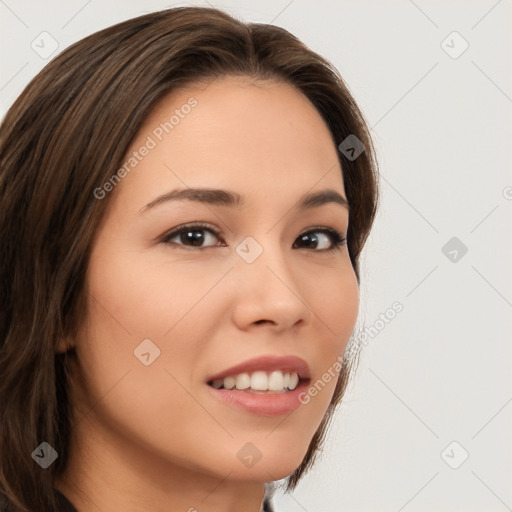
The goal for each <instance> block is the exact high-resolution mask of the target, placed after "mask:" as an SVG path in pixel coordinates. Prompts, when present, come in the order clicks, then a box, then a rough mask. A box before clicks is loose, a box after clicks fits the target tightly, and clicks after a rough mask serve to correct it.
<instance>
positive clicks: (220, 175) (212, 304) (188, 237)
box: [73, 77, 359, 481]
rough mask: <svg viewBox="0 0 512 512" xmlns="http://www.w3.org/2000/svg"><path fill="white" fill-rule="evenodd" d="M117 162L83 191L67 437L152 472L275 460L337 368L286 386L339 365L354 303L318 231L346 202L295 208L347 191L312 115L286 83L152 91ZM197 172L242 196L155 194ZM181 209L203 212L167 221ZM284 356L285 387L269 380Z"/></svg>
mask: <svg viewBox="0 0 512 512" xmlns="http://www.w3.org/2000/svg"><path fill="white" fill-rule="evenodd" d="M203 89H204V90H203ZM171 116H174V117H172V118H171ZM166 123H167V124H166ZM144 148H146V149H144ZM134 152H136V154H134ZM130 158H132V159H131V160H130ZM125 162H126V163H127V165H126V166H125V172H124V173H123V172H121V173H119V176H120V177H121V179H120V180H119V179H115V180H113V181H112V182H113V183H114V184H115V185H114V186H112V185H111V186H110V187H109V185H106V186H105V187H104V188H103V189H102V190H103V191H104V192H101V193H99V192H98V194H97V195H98V197H101V196H102V195H104V196H107V195H108V194H112V197H111V198H109V197H104V198H103V199H98V200H105V201H106V200H109V201H110V204H109V208H108V210H107V213H106V215H105V217H104V219H103V222H102V224H101V226H100V228H99V230H98V232H97V237H96V239H95V243H94V245H93V248H92V253H91V258H90V263H89V268H88V274H87V287H88V294H89V295H88V299H89V307H88V311H87V312H86V314H84V325H83V328H82V330H81V332H80V335H79V337H78V339H76V340H75V344H76V348H77V353H78V360H79V366H78V367H76V368H75V370H74V371H75V374H74V379H76V384H74V386H73V393H74V394H73V400H74V402H75V404H76V405H77V407H78V409H79V411H80V412H81V413H82V414H83V413H86V416H85V417H86V418H87V421H80V422H79V423H78V425H77V426H76V427H75V429H76V434H77V435H78V436H79V437H78V438H79V439H81V443H82V444H83V446H89V448H88V450H89V452H90V453H94V452H96V453H100V452H101V454H102V455H101V457H104V461H107V460H110V461H111V460H118V461H121V460H134V457H137V459H135V460H139V461H141V462H140V464H146V466H147V468H152V469H155V468H159V470H158V475H161V474H162V471H161V470H162V468H168V469H169V471H171V470H172V468H180V471H182V472H187V471H190V472H192V473H196V474H197V473H203V474H207V475H211V476H215V477H219V478H225V477H226V476H227V475H230V476H229V478H231V479H235V480H247V481H249V480H251V481H269V480H271V479H280V478H283V477H285V476H286V475H288V474H290V473H291V472H293V471H294V470H295V469H296V467H297V466H298V465H299V464H300V462H301V461H302V459H303V458H304V456H305V454H306V450H307V448H308V445H309V443H310V441H311V438H312V436H313V434H314V432H315V431H316V429H317V428H318V426H319V424H320V422H321V420H322V418H323V416H324V414H325V412H326V410H327V406H328V404H329V402H330V400H331V397H332V394H333V391H334V388H335V383H336V379H335V378H330V379H325V380H324V381H322V383H321V386H319V388H320V389H321V391H318V392H317V393H316V395H315V396H309V402H308V403H307V404H305V405H302V403H301V401H299V392H302V394H301V395H300V396H301V397H302V398H303V400H302V401H304V402H305V401H307V400H305V399H304V397H305V395H304V392H307V388H308V383H309V384H310V385H312V384H314V383H316V382H317V381H318V380H319V379H322V375H323V374H325V372H329V371H330V372H331V375H332V374H333V372H335V375H336V377H337V375H338V372H339V363H337V361H339V360H340V357H339V356H341V355H342V354H343V352H344V349H345V346H346V344H347V342H348V339H349V337H350V335H351V333H352V330H353V328H354V324H355V321H356V317H357V312H358V303H359V295H358V285H357V280H356V276H355V273H354V270H353V268H352V265H351V262H350V258H349V253H348V250H347V246H346V245H339V246H337V245H336V244H335V239H334V238H333V237H332V236H331V235H330V234H329V232H328V231H327V230H333V231H337V232H339V233H340V234H341V235H346V233H347V228H348V223H349V212H348V209H347V208H346V206H344V205H343V204H340V202H337V201H335V200H332V197H333V196H331V200H329V201H327V202H322V201H319V202H318V201H317V203H314V202H312V204H310V205H309V207H302V208H299V207H297V205H298V203H299V202H300V201H301V200H302V199H304V197H305V196H306V195H308V194H313V193H317V192H319V191H324V190H331V191H334V192H336V193H337V194H339V196H341V197H342V198H346V194H345V190H344V186H343V180H342V170H341V167H340V163H339V160H338V154H337V149H336V146H335V143H333V141H332V140H331V137H330V134H329V130H328V128H327V126H326V125H325V123H324V122H323V120H322V118H321V117H320V115H319V114H318V112H317V111H316V110H315V108H314V107H313V106H312V105H311V104H310V103H309V101H308V100H307V99H306V98H305V97H304V96H303V95H302V94H300V93H299V92H297V91H296V90H295V89H294V88H292V87H291V86H289V85H286V84H284V83H279V82H270V81H265V82H252V81H249V80H248V79H245V78H233V77H230V78H224V79H222V80H217V81H215V82H213V83H211V84H210V85H209V86H208V87H206V89H205V85H204V84H203V85H201V86H199V85H197V86H194V87H190V88H187V89H181V90H179V91H174V92H173V93H171V94H170V95H168V96H167V97H165V98H164V99H163V100H162V101H161V102H160V103H159V104H158V106H157V108H156V109H154V110H153V112H152V113H151V115H150V116H149V117H148V118H147V119H146V121H145V123H144V125H143V127H142V128H141V130H140V131H139V133H138V135H137V137H136V138H135V139H134V141H133V144H132V146H131V148H130V150H129V151H128V154H127V155H126V159H125ZM196 188H204V189H222V190H225V191H226V193H229V194H236V195H237V196H240V198H241V201H240V203H239V204H230V203H229V201H227V200H226V197H227V196H226V195H225V194H217V195H206V194H205V195H203V196H198V195H196V196H195V199H191V198H190V196H188V194H187V196H188V199H187V197H186V196H185V195H183V196H182V197H181V198H179V197H178V198H174V199H173V200H172V199H170V198H169V197H168V198H167V199H165V198H163V199H162V198H161V196H162V195H165V194H169V193H171V192H172V191H177V190H180V191H185V192H187V191H188V193H190V191H191V189H196ZM110 189H112V190H110ZM105 191H106V192H105ZM157 198H161V199H160V200H158V201H156V200H157ZM200 199H203V201H201V200H200ZM206 199H211V201H206ZM152 203H153V204H152ZM151 204H152V206H150V207H148V206H147V205H151ZM191 223H205V224H207V227H208V229H205V228H203V227H194V228H193V229H188V230H187V229H185V230H182V231H181V233H178V231H177V228H178V227H180V226H187V225H189V224H191ZM210 229H211V231H210ZM289 356H293V357H292V358H289ZM258 358H263V359H260V360H259V362H258V361H256V362H252V363H251V360H253V359H258ZM279 358H282V359H279ZM284 358H287V359H284ZM294 358H300V359H301V360H303V362H305V364H306V367H304V364H303V366H302V367H301V366H300V364H297V360H296V359H294ZM246 362H248V365H247V366H241V367H239V368H235V369H233V370H231V368H232V367H234V366H238V365H240V364H241V363H246ZM226 370H227V372H226ZM280 370H282V372H280ZM287 373H289V374H290V375H291V376H290V377H286V374H287ZM294 373H298V376H299V377H300V380H299V383H298V387H297V388H296V389H295V390H294V391H286V390H285V391H284V392H283V386H284V385H286V383H288V385H289V386H290V387H293V381H294V380H295V377H294ZM281 374H282V375H281ZM223 376H226V377H228V378H227V379H225V380H223V379H222V377H223ZM231 377H232V378H231ZM213 381H215V382H213ZM285 381H286V382H285ZM249 383H250V384H251V386H254V387H255V388H259V387H261V388H267V387H270V388H275V389H274V390H273V391H272V392H268V391H267V392H262V389H260V391H259V392H258V391H257V390H254V389H253V388H252V387H251V388H247V386H248V385H249ZM233 384H234V385H235V389H231V390H229V389H224V386H226V387H227V388H229V387H230V386H232V385H233ZM214 385H215V386H216V387H214ZM221 385H222V387H223V388H220V389H218V387H219V386H221ZM237 386H238V387H239V388H241V389H239V390H237V389H236V387H237ZM244 388H245V389H244ZM255 391H256V392H255ZM93 431H94V432H93ZM80 436H81V437H80ZM84 443H85V444H84ZM93 445H94V446H93ZM84 449H85V448H84ZM114 452H115V454H116V455H117V458H116V457H111V456H112V455H113V454H114ZM107 454H108V455H107ZM142 461H143V462H142Z"/></svg>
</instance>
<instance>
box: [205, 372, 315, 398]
mask: <svg viewBox="0 0 512 512" xmlns="http://www.w3.org/2000/svg"><path fill="white" fill-rule="evenodd" d="M302 380H303V381H304V380H306V379H302ZM300 381H301V379H300V377H299V374H298V373H297V372H283V371H280V370H274V371H261V370H260V371H255V372H252V373H248V372H244V373H238V374H236V375H228V376H227V377H224V378H222V379H214V380H210V381H209V382H208V383H207V384H208V385H209V386H211V387H213V388H215V389H235V390H237V391H244V392H246V393H257V394H282V393H287V392H290V391H293V390H294V389H296V388H297V386H298V384H299V382H300Z"/></svg>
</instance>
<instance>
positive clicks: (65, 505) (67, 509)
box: [0, 489, 77, 512]
mask: <svg viewBox="0 0 512 512" xmlns="http://www.w3.org/2000/svg"><path fill="white" fill-rule="evenodd" d="M55 495H56V497H57V502H58V504H59V512H77V510H76V508H75V507H74V506H73V504H72V503H71V502H70V501H69V500H68V499H67V498H66V496H64V494H62V493H61V492H59V491H58V490H57V489H55ZM0 512H12V507H10V506H9V501H8V499H7V497H6V496H5V495H3V494H0Z"/></svg>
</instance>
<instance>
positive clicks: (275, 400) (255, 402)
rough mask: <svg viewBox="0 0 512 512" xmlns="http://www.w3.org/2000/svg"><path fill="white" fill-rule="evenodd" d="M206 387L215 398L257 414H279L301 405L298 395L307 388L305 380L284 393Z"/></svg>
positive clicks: (286, 412)
mask: <svg viewBox="0 0 512 512" xmlns="http://www.w3.org/2000/svg"><path fill="white" fill-rule="evenodd" d="M207 386H208V385H207ZM208 389H209V390H210V392H211V393H212V394H213V396H215V398H217V399H218V400H221V401H222V402H224V403H225V404H228V405H231V406H233V407H236V408H238V409H242V410H244V411H246V412H249V413H252V414H257V415H259V416H280V415H283V414H288V413H290V412H292V411H294V410H295V409H298V408H299V407H300V406H301V405H302V403H301V402H300V401H299V395H300V394H301V393H302V392H303V391H305V390H306V389H307V382H299V384H298V386H297V387H296V388H295V389H294V390H292V391H287V392H286V393H268V394H267V393H249V392H247V391H240V390H237V389H217V388H214V387H212V386H208Z"/></svg>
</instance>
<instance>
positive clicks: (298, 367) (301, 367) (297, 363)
mask: <svg viewBox="0 0 512 512" xmlns="http://www.w3.org/2000/svg"><path fill="white" fill-rule="evenodd" d="M262 370H263V371H274V370H281V371H283V372H289V373H292V372H296V373H297V374H298V376H299V380H300V381H303V380H309V379H311V371H310V369H309V366H308V363H306V361H304V359H302V358H300V357H297V356H273V355H264V356H260V357H256V358H254V359H249V360H247V361H244V362H242V363H240V364H237V365H235V366H231V367H230V368H226V369H225V370H222V371H221V372H219V373H216V374H215V375H211V376H210V377H208V378H207V379H206V382H207V383H208V382H211V381H214V380H218V379H224V378H226V377H229V376H234V375H238V374H239V373H252V372H256V371H262Z"/></svg>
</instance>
